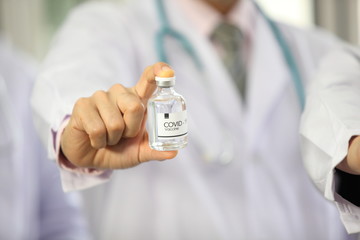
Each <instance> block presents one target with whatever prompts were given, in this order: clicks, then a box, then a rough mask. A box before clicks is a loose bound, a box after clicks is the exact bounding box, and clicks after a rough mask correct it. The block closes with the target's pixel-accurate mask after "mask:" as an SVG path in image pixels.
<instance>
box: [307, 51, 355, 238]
mask: <svg viewBox="0 0 360 240" xmlns="http://www.w3.org/2000/svg"><path fill="white" fill-rule="evenodd" d="M359 59H360V50H359V49H357V48H355V47H351V46H342V47H340V48H339V49H336V50H334V51H332V52H331V53H330V54H329V55H327V56H326V57H325V59H324V61H323V62H322V63H321V65H320V68H319V72H318V74H317V76H316V77H315V80H314V81H313V82H312V83H311V85H310V86H309V87H308V92H307V99H306V101H307V102H306V107H305V110H304V113H303V115H302V119H301V127H300V132H301V139H302V151H303V158H304V164H305V167H306V169H307V171H308V173H309V175H310V176H311V178H312V180H313V181H314V183H315V185H316V186H317V187H318V189H319V190H320V191H321V192H322V193H323V194H324V196H325V197H326V198H327V199H329V200H331V201H335V203H336V205H337V207H338V209H339V212H340V216H341V219H342V222H343V223H344V225H345V228H346V229H347V231H348V232H349V233H355V232H360V208H359V207H357V206H355V205H354V204H352V203H350V202H349V201H347V200H345V199H344V198H342V197H341V196H340V195H339V194H338V193H337V192H336V188H335V186H336V174H335V173H336V170H335V167H336V166H337V164H338V163H340V162H341V161H342V160H343V159H344V158H345V157H346V155H347V150H348V145H349V140H350V138H351V137H352V136H354V135H359V134H360V60H359ZM354 194H357V193H354Z"/></svg>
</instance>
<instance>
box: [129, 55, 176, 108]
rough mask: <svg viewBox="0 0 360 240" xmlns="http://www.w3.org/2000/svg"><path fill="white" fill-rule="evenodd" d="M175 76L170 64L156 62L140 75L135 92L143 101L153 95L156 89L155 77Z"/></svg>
mask: <svg viewBox="0 0 360 240" xmlns="http://www.w3.org/2000/svg"><path fill="white" fill-rule="evenodd" d="M156 76H157V77H173V76H174V70H172V69H171V67H170V66H169V65H167V64H166V63H163V62H158V63H155V64H154V65H152V66H149V67H147V68H146V69H145V70H144V72H143V74H142V75H141V77H140V80H139V81H138V82H137V84H136V85H135V87H134V90H135V93H136V94H137V95H138V96H139V97H140V99H141V100H142V101H143V102H145V103H146V102H147V100H148V99H149V98H150V97H151V95H152V94H153V92H154V91H155V89H156V82H155V77H156Z"/></svg>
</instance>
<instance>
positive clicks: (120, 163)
mask: <svg viewBox="0 0 360 240" xmlns="http://www.w3.org/2000/svg"><path fill="white" fill-rule="evenodd" d="M163 2H165V5H164V8H165V13H166V15H165V20H166V18H168V21H167V22H166V21H165V23H164V14H163V13H162V12H161V6H162V5H161V4H160V5H157V4H159V3H161V1H160V2H159V1H157V2H156V1H149V0H138V1H131V2H130V3H129V5H122V6H118V5H116V4H110V3H92V4H87V5H83V6H81V7H79V8H78V9H76V10H75V11H74V12H73V13H72V14H71V15H70V16H69V18H68V20H67V21H66V23H65V25H64V26H63V28H62V29H61V31H60V33H59V35H58V36H57V39H56V41H55V42H54V46H53V47H52V49H51V51H50V52H49V54H48V56H47V59H46V61H45V63H44V67H43V71H42V72H41V73H40V76H39V78H38V81H37V84H36V87H35V89H34V92H33V98H32V105H33V108H34V115H35V118H36V120H37V126H38V129H39V133H40V134H41V137H42V138H43V140H44V141H45V142H46V143H47V145H48V148H49V153H50V155H51V157H52V158H54V159H57V161H58V163H59V166H60V171H61V176H62V183H63V188H64V190H65V191H69V190H76V189H84V188H89V187H91V186H94V185H97V184H99V183H101V182H104V181H107V180H108V179H109V177H110V175H111V174H112V176H111V181H109V182H108V183H107V184H103V185H101V187H99V188H94V189H91V190H87V191H86V192H85V195H86V197H87V200H88V201H89V203H91V204H95V205H96V207H92V209H93V211H92V212H91V214H92V216H93V224H94V229H96V234H97V237H98V238H99V239H117V238H118V239H334V240H335V239H336V240H338V239H346V238H350V236H349V235H347V234H346V232H345V229H344V227H343V225H342V224H341V222H340V217H339V212H338V210H337V209H336V207H335V205H334V204H333V203H331V202H328V201H327V200H325V198H324V197H323V196H322V195H321V194H320V193H319V192H318V190H317V189H316V188H315V187H314V185H313V183H312V182H311V181H310V178H309V177H308V174H307V172H306V171H305V169H304V166H303V162H302V158H301V154H300V139H299V137H298V136H299V135H298V129H299V124H300V116H301V112H302V109H301V108H302V107H301V106H302V105H301V101H299V99H301V97H299V96H301V94H298V93H297V91H296V90H295V87H294V83H293V80H292V78H293V74H292V72H291V70H290V68H289V66H288V65H287V64H288V63H287V62H286V61H285V60H284V53H283V52H282V49H281V48H280V46H279V44H278V41H277V38H276V37H275V35H274V33H273V31H272V29H271V27H270V26H269V24H268V23H267V21H266V20H265V18H264V17H263V16H262V15H261V14H260V12H259V10H258V9H257V8H256V7H255V5H254V3H253V2H252V1H249V0H242V1H236V0H233V1H215V0H214V1H210V0H197V1H191V0H181V1H180V0H169V1H163ZM159 9H160V11H159ZM159 19H160V20H161V21H160V20H159ZM222 21H225V23H231V26H236V27H237V28H239V29H240V31H241V34H240V35H241V36H242V40H241V46H242V47H241V49H240V48H238V49H237V51H239V53H240V52H241V61H242V63H243V65H242V66H244V67H243V68H244V69H246V74H245V75H246V83H245V86H246V87H245V92H242V91H240V90H238V87H237V84H236V83H235V81H234V80H233V78H234V77H233V75H232V74H231V71H230V70H228V69H227V68H226V67H225V65H224V63H223V61H222V58H223V55H222V54H223V52H224V51H223V50H224V46H221V45H220V44H219V42H217V41H215V39H214V38H213V37H212V36H214V35H213V32H214V29H216V28H217V26H219V25H220V23H221V22H222ZM169 24H170V25H171V27H172V29H175V30H176V31H177V32H179V33H181V36H183V37H185V38H186V39H187V41H188V42H189V43H190V44H191V46H192V48H193V49H195V50H196V51H195V52H196V53H195V55H192V54H193V53H192V51H190V54H189V52H187V51H185V50H184V47H183V45H182V44H181V42H182V41H178V40H176V39H174V38H173V37H171V36H168V35H167V36H166V38H165V39H163V38H161V36H162V35H161V34H158V35H156V34H157V33H158V32H159V29H164V26H165V27H168V26H169ZM277 26H278V27H279V29H280V31H281V33H282V35H283V36H284V39H285V40H286V43H287V44H288V45H289V47H290V51H291V53H292V54H293V56H294V60H295V62H296V65H297V68H298V69H299V70H300V75H301V77H302V85H303V86H304V88H305V89H306V90H307V91H311V84H312V83H311V82H310V79H312V77H313V76H314V73H315V71H316V70H317V67H318V66H319V62H320V59H321V58H322V57H323V56H324V55H325V54H326V53H327V52H328V51H329V50H330V49H331V48H333V47H335V46H337V45H339V44H340V43H339V41H338V40H337V39H335V38H334V37H332V36H330V35H327V34H326V33H324V32H318V31H303V30H300V29H295V28H292V27H290V26H287V25H283V24H278V25H277ZM172 35H177V34H172ZM156 36H158V37H156ZM159 36H160V37H159ZM162 40H164V43H163V44H159V42H160V43H161V41H162ZM157 44H158V45H157ZM159 45H160V48H159ZM185 45H187V44H185ZM156 47H158V48H156ZM161 47H164V49H163V50H165V51H162V48H161ZM225 47H226V46H225ZM164 52H165V54H164ZM164 55H166V57H167V60H168V62H169V63H170V64H171V67H169V65H167V64H165V63H157V64H154V65H152V64H153V63H154V62H157V61H158V60H159V59H163V56H164ZM159 56H160V57H159ZM241 61H240V62H241ZM149 65H151V66H150V67H147V66H149ZM239 68H240V67H239ZM144 69H145V70H144ZM143 70H144V71H143ZM173 70H176V77H177V84H176V86H175V88H176V90H177V91H178V92H179V93H181V94H182V95H184V96H185V98H186V99H187V104H188V114H189V118H190V120H189V122H190V124H189V125H190V129H189V145H188V147H187V148H185V149H183V150H181V151H179V152H156V151H153V150H150V149H149V147H148V146H147V140H146V139H147V137H146V136H147V134H146V130H145V129H144V127H143V126H144V124H143V120H144V119H145V117H146V109H145V107H144V106H146V105H145V104H146V101H147V99H148V98H149V96H150V95H151V93H152V92H153V91H154V90H155V85H154V77H155V76H159V75H160V76H171V75H172V74H174V72H173ZM142 71H143V74H142V75H141V76H140V73H141V72H142ZM235 76H236V75H235ZM138 79H140V80H138ZM137 80H138V81H137ZM325 104H326V103H325ZM308 108H310V109H311V106H308ZM320 117H321V116H319V115H317V118H318V119H320ZM315 120H316V119H315ZM331 120H332V121H335V119H334V118H332V119H331ZM337 120H338V119H337ZM322 127H324V128H325V129H324V132H327V130H330V128H331V125H330V126H329V125H326V126H322ZM354 135H355V134H354ZM350 138H351V137H350V136H349V138H344V139H341V140H342V142H341V144H343V145H344V144H345V145H347V144H348V141H349V140H350ZM316 139H317V140H319V142H320V143H323V144H326V143H327V140H328V139H329V137H328V136H327V135H324V134H323V132H321V133H319V134H318V135H316ZM308 144H309V147H308V149H310V148H311V147H312V148H313V149H316V148H317V143H315V142H313V141H312V139H310V141H309V143H308ZM53 146H55V148H54V147H53ZM331 147H332V148H336V147H337V146H336V145H331ZM176 154H177V156H176V157H175V155H176ZM309 155H311V151H310V153H309ZM317 156H318V157H317V158H315V161H317V162H318V163H322V164H319V165H317V166H319V167H320V169H321V168H322V167H324V169H325V170H326V171H327V172H326V174H327V175H328V176H329V177H331V176H333V174H332V172H333V171H334V168H335V166H336V165H337V163H339V162H341V160H343V159H344V157H345V156H346V152H345V154H342V155H340V154H339V155H337V156H336V158H334V159H333V162H332V164H331V166H330V165H329V164H327V160H328V159H327V158H325V156H322V155H321V154H318V155H317ZM173 157H175V158H174V159H173V160H170V161H163V162H161V163H160V162H157V161H149V160H164V159H169V158H173ZM142 162H146V163H142ZM140 163H141V164H140ZM334 164H335V165H334ZM135 165H138V166H137V167H134V168H129V167H132V166H135ZM309 165H311V164H309ZM325 165H326V166H325ZM108 168H110V169H117V168H122V169H123V170H120V171H114V172H111V171H110V170H102V169H108ZM309 169H312V167H311V166H309ZM325 170H324V171H325ZM326 174H325V175H326ZM327 175H326V176H327ZM323 176H324V175H321V177H323ZM328 179H330V178H326V180H328ZM331 183H332V182H330V183H328V184H327V185H326V189H327V190H326V191H327V192H329V195H328V196H331V197H334V196H335V193H334V192H333V190H332V189H333V188H332V187H331ZM320 187H322V186H320ZM323 189H324V188H323ZM323 189H322V190H323ZM350 204H351V203H348V204H347V205H346V206H350ZM355 209H356V208H355ZM339 211H340V213H341V214H342V213H343V212H344V210H343V209H342V208H339ZM348 219H350V222H346V221H344V223H345V227H346V228H347V230H348V232H349V233H353V232H357V231H359V230H360V227H359V224H358V222H357V221H358V220H356V217H353V218H348Z"/></svg>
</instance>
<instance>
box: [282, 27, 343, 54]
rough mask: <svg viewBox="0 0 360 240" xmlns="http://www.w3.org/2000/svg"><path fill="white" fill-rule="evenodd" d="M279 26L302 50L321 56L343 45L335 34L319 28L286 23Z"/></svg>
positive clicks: (291, 41)
mask: <svg viewBox="0 0 360 240" xmlns="http://www.w3.org/2000/svg"><path fill="white" fill-rule="evenodd" d="M279 26H280V28H281V30H282V31H283V32H284V35H285V37H286V38H287V40H288V41H289V42H290V43H291V44H292V45H294V46H295V47H298V48H300V49H304V48H307V49H309V50H311V51H315V52H319V54H320V53H324V52H327V51H329V50H330V49H332V48H334V47H336V46H337V45H338V44H340V43H341V40H340V39H339V38H338V37H336V36H335V35H334V34H332V33H330V32H328V31H326V30H324V29H322V28H319V27H315V26H313V27H307V28H299V27H295V26H291V25H287V24H284V23H279Z"/></svg>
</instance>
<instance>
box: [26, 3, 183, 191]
mask: <svg viewBox="0 0 360 240" xmlns="http://www.w3.org/2000/svg"><path fill="white" fill-rule="evenodd" d="M125 17H126V12H125V13H123V12H121V11H120V10H119V9H118V8H117V7H116V6H115V5H111V4H110V5H107V4H92V5H87V6H86V7H83V8H79V9H78V10H76V11H75V12H74V13H73V14H72V15H71V16H70V18H69V20H68V21H67V23H66V24H65V26H64V27H63V28H62V30H61V31H60V33H59V35H58V37H57V39H56V41H55V44H54V46H53V48H52V50H51V51H50V53H49V55H48V57H47V59H46V61H45V63H44V66H43V70H42V71H41V72H40V75H39V78H38V79H37V83H36V86H35V88H34V92H33V95H32V106H33V112H34V115H35V121H36V125H37V129H38V131H39V133H40V136H41V137H42V139H43V141H45V143H47V146H48V149H49V153H50V158H53V159H54V158H57V159H58V160H60V161H59V165H60V167H61V178H62V183H63V188H64V189H65V190H74V189H81V188H86V187H90V186H92V185H95V184H98V183H101V182H103V181H104V180H106V179H107V178H108V177H109V174H107V173H106V171H105V172H104V171H101V170H100V171H99V170H98V169H116V168H126V167H131V166H134V165H137V164H139V163H140V162H143V161H148V160H150V159H153V160H155V159H158V160H162V159H168V158H172V157H174V156H175V155H176V152H172V153H169V152H167V153H166V152H162V153H159V152H154V151H152V150H150V148H149V147H148V145H147V138H146V131H145V127H144V119H145V108H144V106H146V101H147V99H148V97H150V95H151V93H152V92H153V91H154V89H155V82H154V77H155V75H156V74H164V73H161V72H162V67H163V66H164V65H165V64H162V63H159V64H157V65H154V66H152V67H149V68H148V69H146V70H145V72H144V74H143V75H142V77H141V78H140V80H139V82H138V83H136V84H135V82H136V80H137V79H138V75H139V71H138V69H137V67H136V64H135V63H136V59H135V55H136V54H135V53H134V52H133V49H134V46H133V45H132V44H133V42H132V41H131V39H130V38H129V37H128V36H129V33H128V29H126V27H128V24H126V18H125ZM163 72H167V70H165V71H163ZM165 74H166V73H165ZM168 74H173V71H172V70H171V69H170V70H168ZM118 82H121V83H122V84H118ZM125 85H132V86H133V87H130V88H128V87H125ZM44 103H46V104H44ZM65 116H70V118H68V119H67V120H66V122H64V121H63V120H64V118H65ZM125 142H126V143H125ZM122 143H125V144H122ZM90 168H92V169H90ZM95 169H97V170H95ZM94 170H95V171H94Z"/></svg>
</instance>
